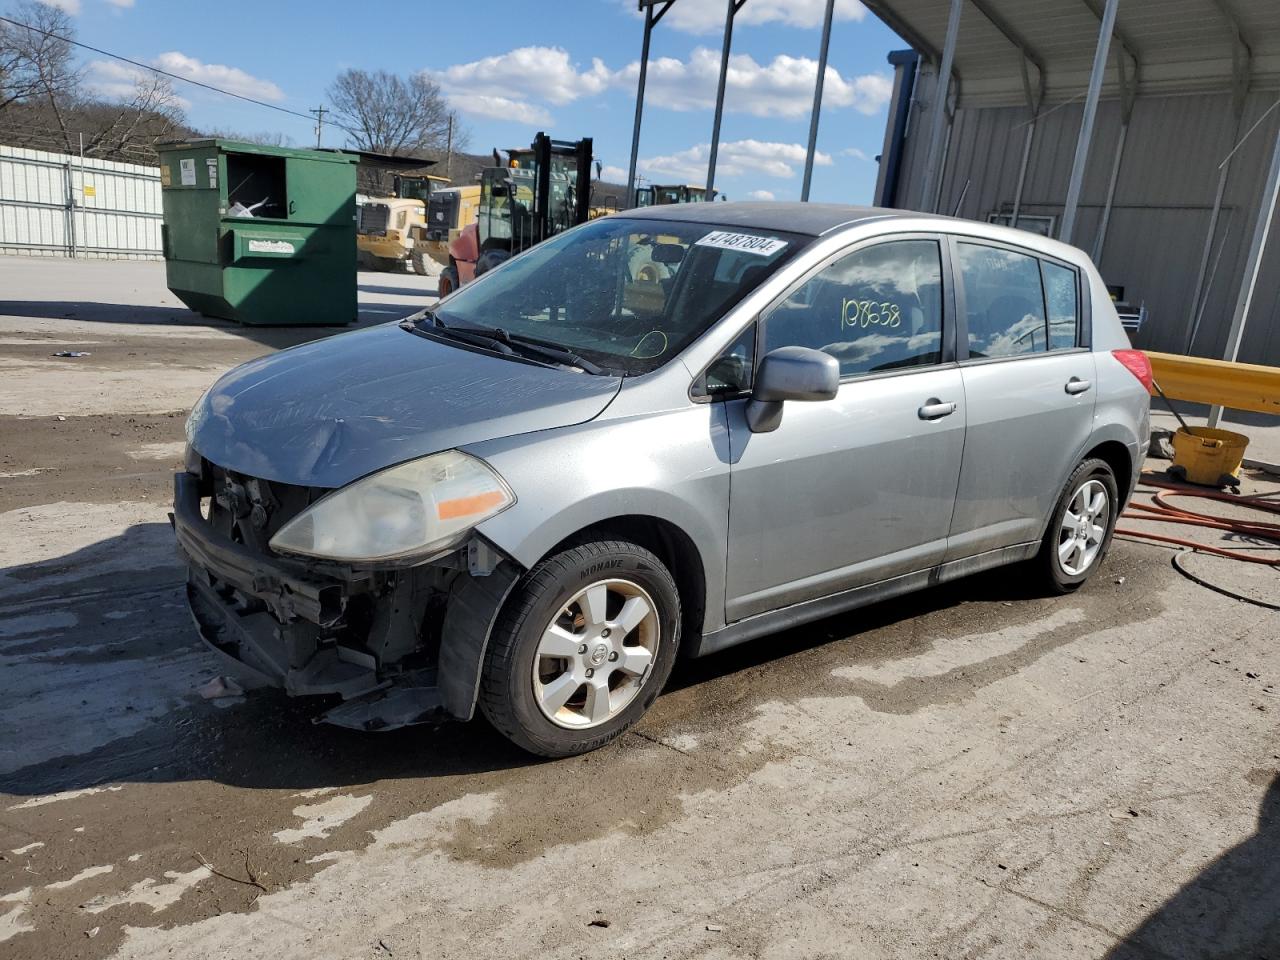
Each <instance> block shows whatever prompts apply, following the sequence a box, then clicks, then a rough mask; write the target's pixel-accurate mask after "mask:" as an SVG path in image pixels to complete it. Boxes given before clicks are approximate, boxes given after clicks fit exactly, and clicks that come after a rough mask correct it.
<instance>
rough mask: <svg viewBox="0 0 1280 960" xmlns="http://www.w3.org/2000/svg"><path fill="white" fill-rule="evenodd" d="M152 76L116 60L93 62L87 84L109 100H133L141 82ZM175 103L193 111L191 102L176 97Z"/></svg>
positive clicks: (89, 67)
mask: <svg viewBox="0 0 1280 960" xmlns="http://www.w3.org/2000/svg"><path fill="white" fill-rule="evenodd" d="M150 79H151V74H149V73H148V72H147V71H145V70H142V69H141V68H139V67H131V66H129V65H128V64H126V63H119V62H117V61H115V60H93V61H91V62H90V63H89V66H88V72H87V73H86V75H85V83H86V84H87V85H88V86H89V88H90V89H92V90H93V91H94V92H95V93H97V94H99V95H101V96H103V97H106V98H107V99H109V100H132V99H133V97H134V95H135V94H136V93H137V88H138V82H139V81H140V80H150ZM173 103H174V104H175V105H176V106H179V107H181V108H182V109H183V110H190V109H191V101H190V100H187V99H186V98H185V97H181V96H178V95H176V94H175V95H174V97H173Z"/></svg>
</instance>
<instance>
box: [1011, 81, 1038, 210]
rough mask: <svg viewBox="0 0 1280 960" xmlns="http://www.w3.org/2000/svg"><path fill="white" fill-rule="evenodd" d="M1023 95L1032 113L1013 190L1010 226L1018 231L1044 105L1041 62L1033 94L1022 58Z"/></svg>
mask: <svg viewBox="0 0 1280 960" xmlns="http://www.w3.org/2000/svg"><path fill="white" fill-rule="evenodd" d="M1019 66H1020V67H1021V68H1022V93H1023V95H1024V96H1025V97H1026V98H1027V109H1028V110H1030V111H1031V119H1030V120H1028V121H1027V136H1026V138H1025V139H1024V140H1023V142H1022V162H1021V163H1020V164H1018V185H1017V186H1016V187H1015V188H1014V190H1013V215H1012V216H1011V217H1010V218H1009V226H1011V227H1013V228H1014V229H1017V226H1018V217H1019V216H1020V215H1021V214H1022V190H1023V188H1024V187H1025V186H1026V185H1027V166H1028V165H1029V164H1030V162H1031V147H1032V145H1033V144H1034V143H1035V139H1036V124H1037V123H1038V122H1039V121H1040V107H1041V106H1042V105H1043V104H1044V90H1045V77H1044V67H1043V66H1041V65H1040V63H1039V62H1037V63H1036V69H1037V70H1039V72H1040V73H1039V76H1040V85H1039V87H1038V88H1037V89H1036V92H1035V93H1034V94H1032V92H1031V77H1030V76H1029V75H1028V73H1027V57H1026V56H1024V57H1023V58H1022V61H1021V63H1020V64H1019Z"/></svg>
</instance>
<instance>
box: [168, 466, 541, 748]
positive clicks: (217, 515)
mask: <svg viewBox="0 0 1280 960" xmlns="http://www.w3.org/2000/svg"><path fill="white" fill-rule="evenodd" d="M332 493H333V491H331V490H328V489H323V488H311V487H301V486H293V485H289V484H284V483H280V482H276V481H268V480H265V479H261V478H255V477H250V476H245V475H242V474H239V473H236V472H234V471H230V470H227V469H224V468H222V467H219V466H217V465H215V464H213V463H210V462H209V461H207V460H204V459H202V458H200V457H199V456H198V455H193V456H192V457H190V458H189V460H188V466H187V470H186V471H185V472H183V473H179V474H177V475H176V476H175V478H174V512H173V514H172V520H173V526H174V531H175V534H176V537H177V542H178V547H179V550H180V552H181V553H182V555H183V558H184V560H185V561H186V563H187V565H188V570H189V576H188V581H187V597H188V602H189V604H190V607H191V613H192V615H193V617H194V619H195V622H196V625H197V627H198V629H199V632H200V635H201V637H202V638H203V639H204V641H205V643H206V644H207V645H208V646H209V647H210V648H212V649H213V650H215V651H216V652H217V653H219V654H221V655H222V656H223V657H226V658H229V659H230V660H231V661H234V668H235V670H236V672H237V673H239V674H240V675H241V676H245V677H247V679H249V680H251V681H253V682H256V683H257V684H259V685H270V686H275V687H279V688H282V689H284V690H285V691H286V692H287V693H289V694H290V695H291V696H327V697H331V698H338V699H340V700H341V702H340V703H338V704H337V705H335V706H332V707H331V708H330V709H328V710H327V711H326V712H325V713H324V714H323V715H322V716H321V717H319V718H318V719H321V720H324V721H327V722H330V723H335V724H338V725H340V726H346V727H352V728H355V729H360V730H386V729H393V728H395V727H401V726H406V725H408V724H413V723H426V722H434V721H439V720H444V719H447V718H451V717H454V718H460V719H468V718H470V716H471V715H472V713H473V712H474V707H475V694H476V690H477V685H478V681H479V672H480V667H481V663H482V659H483V651H484V645H485V643H486V641H487V638H488V633H489V630H490V628H491V627H492V623H493V621H494V619H495V618H496V615H497V611H498V609H499V608H500V606H501V604H502V602H503V600H504V599H505V597H506V594H507V592H508V591H509V590H510V588H511V586H512V585H513V584H514V582H515V580H516V578H517V577H518V575H519V570H518V568H517V567H516V565H515V564H513V563H512V562H511V561H510V560H508V559H506V558H505V557H504V556H503V555H501V554H500V553H499V552H497V551H496V550H495V549H494V548H493V547H492V546H490V545H489V544H488V543H487V541H485V540H483V539H482V538H481V537H480V536H479V535H477V534H475V533H474V532H472V533H469V534H468V535H466V536H465V537H464V538H462V539H461V540H460V541H459V542H456V543H452V544H450V545H449V546H448V547H447V549H442V550H440V551H438V552H436V553H434V554H431V555H426V556H415V557H401V558H396V559H390V560H382V561H371V562H367V563H366V562H343V561H335V560H328V559H322V558H312V557H306V556H296V555H290V554H286V553H282V552H281V551H278V550H275V549H273V548H272V546H271V541H272V539H273V538H274V537H276V535H277V534H278V533H279V532H280V531H281V530H282V529H283V528H285V527H286V525H288V524H289V523H290V522H291V521H294V520H295V519H297V518H299V517H300V516H301V515H302V514H303V513H304V512H305V511H308V510H309V509H310V508H311V507H312V506H314V505H315V504H316V503H318V502H319V501H321V500H322V499H324V498H325V497H326V496H328V495H330V494H332Z"/></svg>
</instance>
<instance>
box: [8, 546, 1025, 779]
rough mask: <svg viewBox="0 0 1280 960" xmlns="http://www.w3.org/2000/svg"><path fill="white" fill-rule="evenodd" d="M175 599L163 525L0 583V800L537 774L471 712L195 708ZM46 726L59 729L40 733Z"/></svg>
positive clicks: (708, 667) (209, 659)
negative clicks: (414, 715) (368, 724)
mask: <svg viewBox="0 0 1280 960" xmlns="http://www.w3.org/2000/svg"><path fill="white" fill-rule="evenodd" d="M184 584H185V571H184V569H183V568H182V567H181V566H180V565H179V563H178V562H177V560H176V558H175V555H174V547H173V534H172V531H171V530H170V528H169V525H168V524H167V523H141V524H135V525H133V526H131V527H128V528H126V529H125V530H124V531H122V532H121V533H120V534H118V535H116V536H113V537H108V538H106V539H103V540H100V541H98V542H95V543H91V544H88V545H86V546H84V547H82V548H80V549H78V550H74V551H71V552H69V553H67V554H65V555H62V556H58V557H55V558H51V559H48V560H43V561H39V562H36V563H30V564H24V565H19V566H14V567H9V568H6V569H0V624H5V626H4V628H3V629H0V659H3V660H4V662H5V663H6V664H7V665H8V666H7V671H6V681H7V688H8V690H9V692H10V694H11V696H10V697H8V698H7V699H4V700H0V741H5V742H7V747H5V746H0V790H2V791H5V792H9V793H15V794H24V795H31V794H48V793H57V792H61V791H65V790H75V789H80V788H82V787H86V786H93V785H96V784H100V783H104V782H119V781H135V780H137V781H146V782H155V781H158V780H159V781H174V780H192V779H202V780H204V779H207V780H212V781H216V782H222V783H226V784H229V785H235V786H241V787H247V788H263V789H267V788H289V789H306V788H310V787H320V786H335V785H345V784H354V783H367V782H370V781H373V780H379V779H387V778H392V779H395V778H402V777H441V776H452V775H459V774H466V773H478V772H484V771H492V770H496V769H505V768H508V767H512V766H526V765H531V764H535V763H537V762H539V761H538V760H537V759H536V758H534V757H531V756H529V755H528V754H525V753H523V752H521V751H520V750H518V749H517V748H515V747H514V746H512V745H511V744H510V743H509V742H508V741H507V740H506V739H505V738H503V737H502V736H500V735H498V734H497V733H496V732H495V731H493V730H492V729H491V728H490V727H489V726H488V725H487V724H486V723H484V722H483V721H479V715H478V712H477V721H478V722H471V723H465V724H462V723H447V724H444V725H441V726H440V727H438V728H423V727H414V728H406V729H402V730H397V731H387V732H380V733H376V734H367V733H360V732H356V731H351V730H345V729H342V728H338V727H333V726H329V725H325V724H317V723H314V722H313V721H314V720H315V719H316V718H317V717H318V716H319V715H320V714H321V713H323V712H324V710H325V709H327V708H328V707H329V706H331V705H332V703H330V702H324V701H319V700H313V699H304V700H297V699H292V698H289V697H287V696H285V695H284V694H283V693H281V692H279V691H276V690H273V689H259V690H250V691H248V693H247V694H246V695H244V696H243V697H241V698H235V699H232V700H230V701H226V700H212V701H206V700H203V699H201V697H200V696H199V694H198V693H197V688H198V687H200V686H201V685H202V684H203V683H204V682H206V681H207V680H209V679H212V678H214V677H217V676H219V675H224V674H228V673H230V672H231V671H229V670H228V668H227V665H226V663H225V661H223V660H221V659H219V658H218V657H217V656H216V655H215V654H213V653H211V652H208V651H206V650H205V649H204V648H203V647H202V646H201V644H200V641H199V639H198V636H197V634H196V631H195V629H194V627H193V625H192V624H191V621H190V615H189V613H188V611H187V609H186V598H185V585H184ZM1024 594H1025V588H1024V587H1022V586H1020V585H1018V584H1017V582H1016V580H1015V579H1012V578H1009V577H1008V576H1005V577H999V576H990V575H986V574H983V575H979V576H978V577H973V578H970V579H969V580H967V581H965V582H964V584H963V585H955V584H947V585H944V586H941V587H938V588H935V589H933V590H929V591H925V592H923V593H920V594H916V595H915V596H914V597H913V598H902V599H898V600H894V601H889V602H886V603H881V604H878V605H875V606H872V607H868V608H864V609H863V610H861V611H858V612H857V613H856V614H846V615H843V616H839V617H833V618H830V619H828V620H824V621H818V622H816V623H813V624H809V625H807V626H805V627H801V628H796V629H792V630H788V631H785V632H783V633H780V634H777V635H774V636H771V637H769V638H767V639H763V640H761V641H756V642H754V643H750V644H745V645H743V646H740V647H736V648H733V649H731V650H728V651H724V652H721V653H718V654H716V655H713V656H710V657H706V658H703V659H700V660H695V661H686V662H683V663H681V664H680V665H679V666H678V667H677V670H676V673H675V674H674V676H673V678H672V681H671V684H670V685H669V688H668V689H669V690H681V689H686V688H688V687H691V686H695V685H697V684H702V683H708V682H712V681H715V680H718V679H721V678H723V677H725V676H726V675H730V674H733V673H736V672H739V671H742V670H745V669H748V668H750V667H753V666H757V665H760V664H763V663H767V662H769V661H773V660H778V659H781V658H785V657H787V656H790V655H792V654H795V653H800V652H803V651H805V650H808V649H811V648H814V647H818V646H821V645H822V644H825V643H827V642H828V641H830V640H832V639H834V638H848V637H854V636H856V635H858V634H860V633H865V632H867V631H873V630H876V629H877V628H879V627H882V626H884V625H886V624H890V623H893V622H895V621H898V620H902V619H909V618H911V617H915V616H918V615H920V614H921V613H923V612H926V611H929V610H937V609H942V608H945V607H948V606H952V605H954V604H958V603H961V602H966V601H972V600H974V599H975V598H982V597H990V598H997V597H998V598H1000V599H1016V598H1018V597H1021V596H1023V595H1024ZM890 655H892V653H891V654H890ZM901 655H903V656H907V655H909V653H908V652H907V651H902V652H901ZM47 718H57V723H56V725H49V726H45V725H43V720H45V719H47ZM24 731H26V735H24Z"/></svg>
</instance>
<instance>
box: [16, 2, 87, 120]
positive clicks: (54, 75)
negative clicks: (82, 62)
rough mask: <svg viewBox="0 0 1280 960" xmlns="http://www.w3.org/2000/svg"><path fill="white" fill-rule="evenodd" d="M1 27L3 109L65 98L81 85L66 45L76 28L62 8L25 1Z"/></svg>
mask: <svg viewBox="0 0 1280 960" xmlns="http://www.w3.org/2000/svg"><path fill="white" fill-rule="evenodd" d="M10 19H12V20H17V21H19V23H21V24H23V25H22V26H15V25H14V24H11V23H0V109H3V108H4V107H7V106H9V105H10V104H13V103H24V102H28V101H30V100H33V99H36V98H45V99H47V100H49V101H50V102H51V101H52V100H53V99H54V98H65V97H66V96H68V95H69V94H71V93H72V92H73V91H74V90H75V88H76V86H77V84H78V83H79V82H80V79H81V77H80V72H79V71H78V70H77V69H76V68H75V66H74V64H73V60H72V55H71V54H72V51H71V44H70V43H68V42H67V40H68V38H70V37H71V36H72V35H73V34H74V32H75V27H74V26H73V24H72V22H71V17H70V16H68V14H67V12H66V11H65V10H63V9H61V8H60V7H55V6H52V5H51V4H47V3H41V2H38V0H22V2H21V3H18V4H16V5H15V6H14V7H13V8H12V10H11V11H10Z"/></svg>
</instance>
